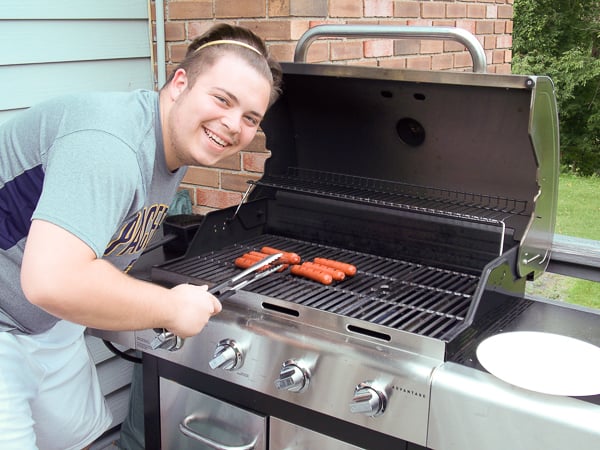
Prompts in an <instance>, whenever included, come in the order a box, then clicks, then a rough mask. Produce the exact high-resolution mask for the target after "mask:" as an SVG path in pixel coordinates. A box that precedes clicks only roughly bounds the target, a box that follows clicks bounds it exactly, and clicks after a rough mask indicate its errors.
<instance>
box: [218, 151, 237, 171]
mask: <svg viewBox="0 0 600 450" xmlns="http://www.w3.org/2000/svg"><path fill="white" fill-rule="evenodd" d="M213 167H214V168H215V170H216V169H226V170H240V169H241V168H242V160H241V157H240V154H239V153H236V154H235V155H231V156H230V157H228V158H225V159H223V160H221V161H219V162H218V163H217V164H215V165H214V166H213Z"/></svg>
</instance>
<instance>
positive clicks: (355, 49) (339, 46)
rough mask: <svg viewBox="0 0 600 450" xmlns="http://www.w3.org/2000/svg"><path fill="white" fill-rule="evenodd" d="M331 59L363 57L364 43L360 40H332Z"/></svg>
mask: <svg viewBox="0 0 600 450" xmlns="http://www.w3.org/2000/svg"><path fill="white" fill-rule="evenodd" d="M330 52H331V59H332V60H333V61H339V60H343V59H360V58H362V57H363V45H362V43H361V42H359V41H342V42H332V43H331V47H330Z"/></svg>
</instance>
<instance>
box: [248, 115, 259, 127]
mask: <svg viewBox="0 0 600 450" xmlns="http://www.w3.org/2000/svg"><path fill="white" fill-rule="evenodd" d="M246 122H248V123H249V124H250V125H252V126H254V127H255V126H257V125H258V119H256V118H255V117H253V116H246Z"/></svg>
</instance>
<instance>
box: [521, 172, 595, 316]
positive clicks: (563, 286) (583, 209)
mask: <svg viewBox="0 0 600 450" xmlns="http://www.w3.org/2000/svg"><path fill="white" fill-rule="evenodd" d="M599 218H600V177H579V176H576V175H572V174H561V176H560V181H559V185H558V210H557V217H556V230H555V232H556V233H557V234H563V235H567V236H576V237H580V238H586V239H594V240H600V226H599V225H598V219H599ZM527 292H528V293H529V294H532V295H539V296H542V297H546V298H549V299H552V300H560V301H565V302H569V303H575V304H578V305H582V306H587V307H591V308H598V309H600V283H596V282H593V281H587V280H580V279H577V278H570V277H565V276H561V275H557V274H553V273H548V272H547V273H545V274H544V275H542V276H540V277H539V278H538V279H537V280H535V281H533V282H530V283H528V286H527Z"/></svg>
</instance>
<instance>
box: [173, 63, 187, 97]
mask: <svg viewBox="0 0 600 450" xmlns="http://www.w3.org/2000/svg"><path fill="white" fill-rule="evenodd" d="M187 87H188V77H187V73H186V72H185V69H181V68H179V69H177V70H176V71H175V73H174V74H173V78H172V79H171V83H169V93H170V95H171V99H172V100H177V98H178V97H179V96H180V95H181V93H182V92H183V91H185V90H186V88H187Z"/></svg>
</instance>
